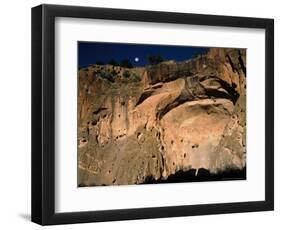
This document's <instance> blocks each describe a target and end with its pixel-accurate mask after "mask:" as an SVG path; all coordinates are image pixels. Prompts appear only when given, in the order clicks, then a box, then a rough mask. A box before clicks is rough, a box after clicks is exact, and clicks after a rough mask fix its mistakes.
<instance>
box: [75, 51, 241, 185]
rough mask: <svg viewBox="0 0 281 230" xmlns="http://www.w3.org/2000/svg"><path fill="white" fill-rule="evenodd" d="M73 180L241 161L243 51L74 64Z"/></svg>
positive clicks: (99, 181) (108, 179) (129, 179)
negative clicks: (130, 64) (128, 64)
mask: <svg viewBox="0 0 281 230" xmlns="http://www.w3.org/2000/svg"><path fill="white" fill-rule="evenodd" d="M78 124H79V127H78V184H79V185H81V186H91V185H112V184H118V185H120V184H139V183H144V182H145V181H146V179H147V178H153V179H154V180H165V179H167V178H168V177H169V176H170V175H172V174H175V173H176V172H178V171H180V170H181V171H188V170H190V169H195V170H197V171H198V169H202V168H203V169H206V170H209V171H210V172H212V173H220V172H222V171H225V170H229V169H241V170H242V169H243V168H245V166H246V50H244V49H222V48H211V49H210V50H209V52H208V53H207V54H205V55H201V56H199V57H197V58H194V59H192V60H189V61H185V62H180V63H176V62H173V61H169V62H163V63H160V64H158V65H155V66H148V67H145V68H133V69H126V68H122V67H113V66H110V65H104V66H97V65H92V66H89V67H88V68H84V69H81V70H79V92H78Z"/></svg>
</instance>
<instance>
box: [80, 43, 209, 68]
mask: <svg viewBox="0 0 281 230" xmlns="http://www.w3.org/2000/svg"><path fill="white" fill-rule="evenodd" d="M206 50H207V48H203V47H190V46H171V45H148V44H128V43H127V44H126V43H104V42H78V65H79V67H86V66H88V65H90V64H95V63H96V62H97V61H102V62H104V63H107V62H108V61H110V60H111V59H114V60H115V61H117V62H120V61H122V60H123V59H129V60H130V62H131V63H132V64H133V65H134V66H145V65H147V64H148V61H147V57H148V56H149V55H160V56H161V57H162V58H163V59H164V60H175V61H184V60H188V59H190V58H192V57H193V55H196V54H200V53H203V52H206Z"/></svg>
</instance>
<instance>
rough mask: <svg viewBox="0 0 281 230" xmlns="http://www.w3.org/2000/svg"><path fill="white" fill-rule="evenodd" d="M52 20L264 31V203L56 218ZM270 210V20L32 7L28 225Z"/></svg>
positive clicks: (271, 48)
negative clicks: (164, 24)
mask: <svg viewBox="0 0 281 230" xmlns="http://www.w3.org/2000/svg"><path fill="white" fill-rule="evenodd" d="M55 17H71V18H89V19H108V20H125V21H138V22H155V23H174V24H192V25H209V26H227V27H240V28H260V29H265V47H266V48H265V49H266V50H265V92H266V96H265V97H266V98H265V101H266V104H265V123H266V127H265V132H266V133H265V143H266V147H265V150H264V151H265V200H264V201H249V202H239V203H219V204H203V205H188V206H173V207H156V208H138V209H121V210H107V211H87V212H72V213H55V74H54V71H55V66H54V60H55V47H54V36H55V30H54V26H55ZM273 209H274V20H273V19H263V18H247V17H230V16H214V15H201V14H185V13H171V12H153V11H139V10H125V9H110V8H93V7H80V6H79V7H78V6H62V5H40V6H36V7H34V8H32V209H31V213H32V221H33V222H35V223H38V224H41V225H53V224H70V223H84V222H98V221H115V220H129V219H143V218H162V217H177V216H194V215H206V214H221V213H237V212H252V211H267V210H273Z"/></svg>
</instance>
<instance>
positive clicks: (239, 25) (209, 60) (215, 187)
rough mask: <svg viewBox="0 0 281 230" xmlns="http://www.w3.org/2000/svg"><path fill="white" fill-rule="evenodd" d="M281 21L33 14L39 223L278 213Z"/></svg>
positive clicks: (101, 11)
mask: <svg viewBox="0 0 281 230" xmlns="http://www.w3.org/2000/svg"><path fill="white" fill-rule="evenodd" d="M273 90H274V22H273V19H262V18H245V17H230V16H214V15H200V14H183V13H171V12H153V11H138V10H125V9H108V8H93V7H77V6H58V5H40V6H37V7H34V8H32V221H33V222H36V223H38V224H41V225H51V224H67V223H82V222H97V221H113V220H129V219H142V218H161V217H176V216H192V215H205V214H221V213H235V212H250V211H267V210H273V207H274V174H273V172H274V163H273V158H274V91H273Z"/></svg>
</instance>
